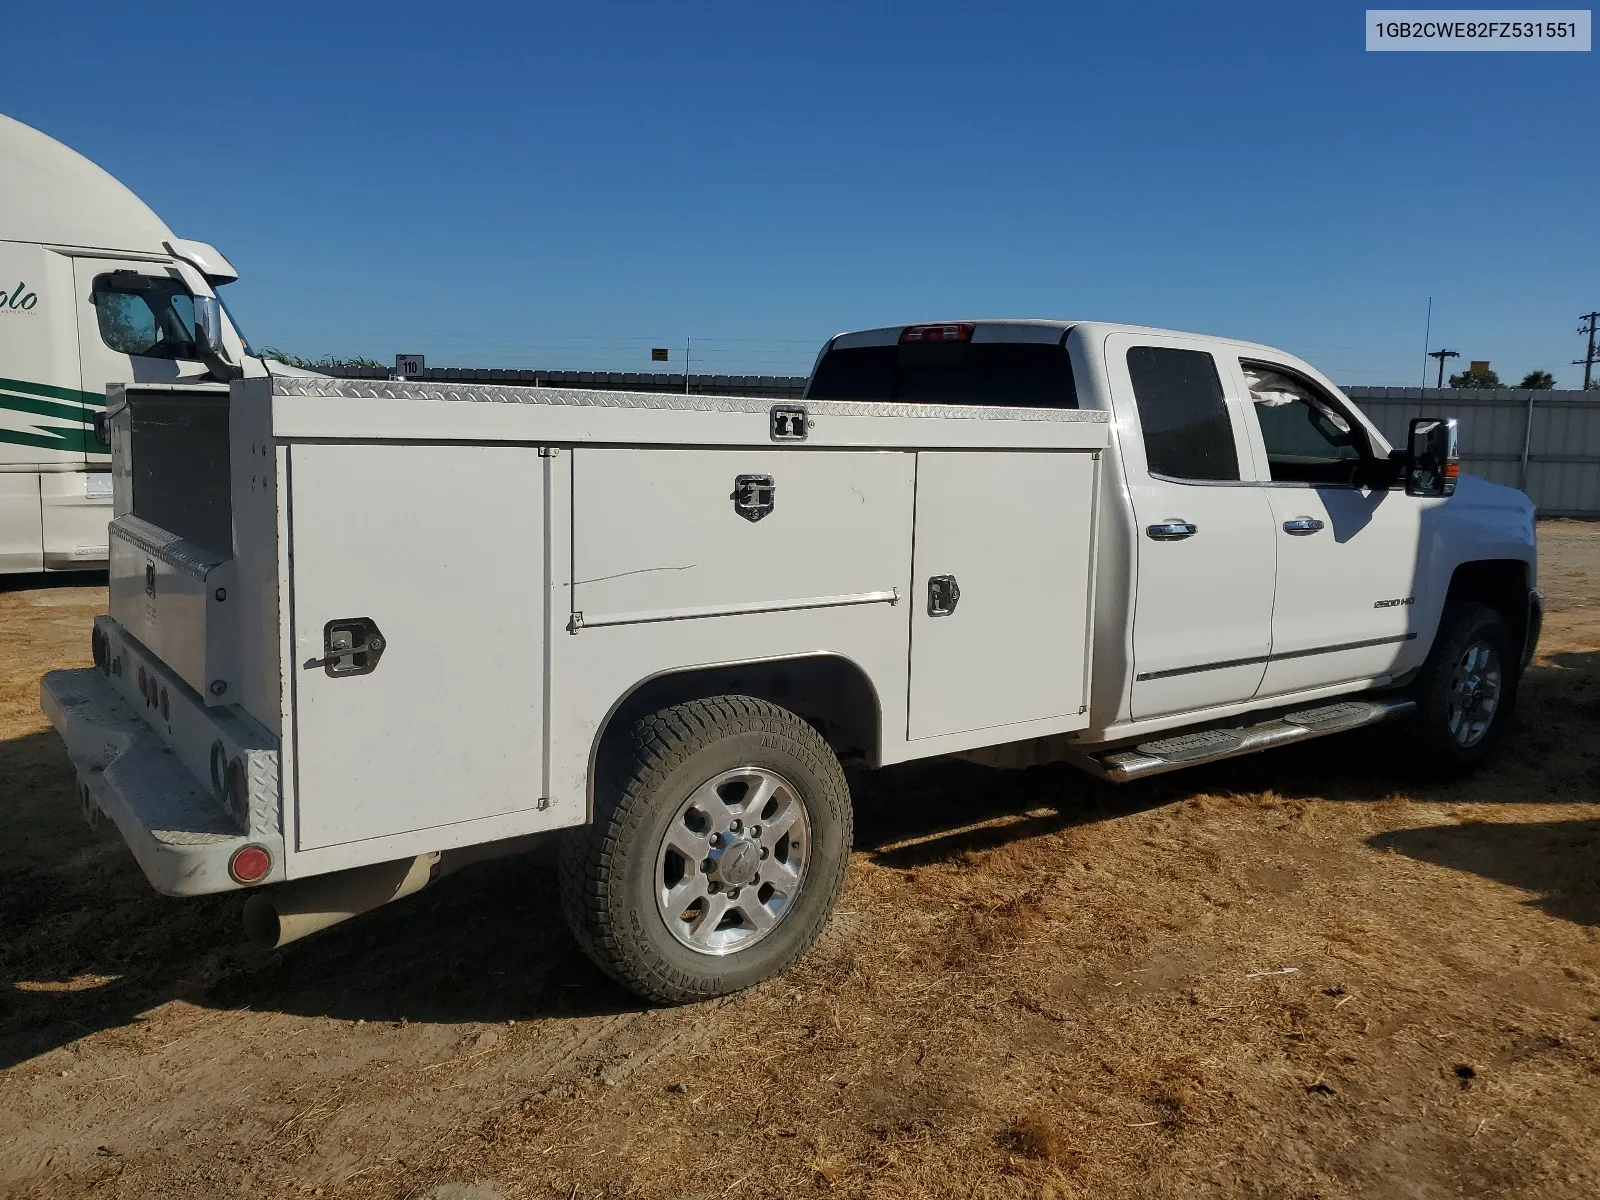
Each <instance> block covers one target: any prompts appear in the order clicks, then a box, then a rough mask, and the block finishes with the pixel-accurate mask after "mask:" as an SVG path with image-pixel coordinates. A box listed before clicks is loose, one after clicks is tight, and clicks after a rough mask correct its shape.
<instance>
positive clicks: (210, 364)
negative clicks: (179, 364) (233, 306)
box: [194, 296, 244, 383]
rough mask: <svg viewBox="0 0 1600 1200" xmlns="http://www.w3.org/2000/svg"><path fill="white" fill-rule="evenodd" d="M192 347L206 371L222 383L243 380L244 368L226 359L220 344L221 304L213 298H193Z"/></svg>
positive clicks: (226, 354) (224, 349)
mask: <svg viewBox="0 0 1600 1200" xmlns="http://www.w3.org/2000/svg"><path fill="white" fill-rule="evenodd" d="M194 346H195V353H196V355H197V356H198V357H199V359H200V361H201V362H203V363H205V364H206V369H207V370H209V371H210V372H211V374H212V375H214V376H216V377H217V378H218V379H220V380H222V381H223V382H224V383H227V382H229V381H231V380H234V379H243V378H244V368H243V367H241V366H239V364H237V363H236V362H234V361H233V360H232V359H230V358H229V357H228V351H227V348H226V347H225V346H224V345H223V344H222V302H221V301H220V300H218V299H217V298H216V297H215V296H196V297H195V298H194Z"/></svg>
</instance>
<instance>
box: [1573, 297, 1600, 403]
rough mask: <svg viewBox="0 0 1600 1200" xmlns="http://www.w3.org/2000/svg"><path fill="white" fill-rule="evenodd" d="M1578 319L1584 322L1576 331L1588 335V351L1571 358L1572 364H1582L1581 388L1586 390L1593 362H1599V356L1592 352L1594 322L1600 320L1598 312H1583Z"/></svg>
mask: <svg viewBox="0 0 1600 1200" xmlns="http://www.w3.org/2000/svg"><path fill="white" fill-rule="evenodd" d="M1578 319H1579V320H1580V321H1583V322H1584V324H1582V325H1579V326H1578V332H1579V333H1587V334H1588V335H1589V353H1587V354H1585V355H1584V356H1583V357H1582V358H1581V359H1579V358H1575V359H1573V360H1572V365H1573V366H1577V365H1578V364H1579V363H1580V362H1581V363H1582V364H1583V390H1584V391H1586V392H1587V391H1588V390H1589V379H1590V377H1591V375H1592V373H1593V371H1594V364H1595V363H1597V362H1600V358H1596V357H1595V353H1594V334H1595V328H1594V323H1595V321H1596V320H1600V312H1592V313H1584V314H1583V316H1581V317H1579V318H1578Z"/></svg>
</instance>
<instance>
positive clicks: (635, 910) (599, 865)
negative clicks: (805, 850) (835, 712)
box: [560, 696, 851, 1004]
mask: <svg viewBox="0 0 1600 1200" xmlns="http://www.w3.org/2000/svg"><path fill="white" fill-rule="evenodd" d="M600 757H601V760H602V761H600V762H599V763H597V764H596V766H597V771H596V778H595V784H594V815H593V820H592V821H590V823H589V824H588V825H585V826H581V827H579V828H576V829H572V830H569V831H568V832H567V834H566V835H565V838H564V840H563V843H562V846H561V854H560V883H561V907H562V911H563V913H564V914H565V916H566V918H567V924H568V925H569V926H570V927H571V929H572V934H573V936H574V937H575V938H576V939H577V941H578V944H579V946H581V947H582V948H583V951H584V953H586V954H587V955H588V956H589V957H590V958H591V959H593V960H594V962H595V963H596V964H597V965H598V966H599V967H600V969H601V970H603V971H605V972H606V974H608V975H610V976H611V977H612V978H613V979H615V980H616V981H617V982H618V983H620V984H622V986H623V987H625V988H627V989H629V990H630V991H632V992H635V993H636V994H638V995H640V996H642V997H644V998H646V999H648V1000H654V1001H659V1002H663V1003H669V1004H677V1003H683V1002H686V1001H691V1000H704V999H708V998H710V997H713V996H721V995H725V994H727V993H729V992H736V991H739V990H741V989H743V988H747V987H750V986H751V985H753V984H756V983H759V982H761V981H762V980H764V979H768V978H771V977H772V976H774V975H777V974H780V973H781V972H783V971H785V970H787V969H788V968H789V967H790V966H792V965H793V964H794V963H795V962H796V961H797V960H798V959H799V958H800V956H801V955H803V954H804V953H805V952H806V951H807V950H809V949H810V948H811V946H812V945H813V944H814V943H815V942H816V940H817V938H818V937H819V936H820V934H821V933H822V928H823V925H824V924H825V923H826V922H827V919H828V914H829V913H830V912H831V911H832V909H833V905H834V902H835V901H836V900H837V899H838V896H839V892H840V890H841V888H842V887H843V885H844V872H845V868H846V866H847V865H848V864H849V858H850V836H851V811H850V791H849V786H848V784H847V783H846V782H845V777H844V771H843V770H842V769H841V768H840V766H839V760H838V758H837V756H836V755H835V754H834V752H833V750H832V749H831V748H830V747H829V746H828V743H827V742H826V741H824V740H823V738H822V736H821V735H820V734H819V733H818V732H817V731H816V730H815V729H814V728H812V727H811V726H810V725H808V724H807V723H806V722H805V721H803V720H801V719H800V718H799V717H797V716H796V715H795V714H794V713H792V712H789V711H788V710H787V709H783V708H779V707H778V706H777V705H775V704H770V703H768V702H767V701H765V700H758V699H755V698H754V697H751V696H716V697H712V698H710V699H706V700H694V701H691V702H689V703H687V704H677V705H674V706H672V707H671V708H664V709H662V710H660V711H659V712H654V713H651V714H650V715H648V716H645V717H642V718H640V719H638V720H636V721H634V722H633V723H632V726H631V728H629V729H628V730H627V731H626V734H625V735H624V736H623V737H620V738H618V739H616V741H615V744H614V745H612V746H611V747H609V748H608V749H607V750H606V751H605V752H603V753H602V754H601V756H600ZM742 766H755V767H764V768H766V769H768V770H771V771H775V772H777V773H778V774H780V775H782V776H783V777H784V778H785V779H786V780H787V781H788V782H789V783H790V784H792V785H793V786H794V788H795V789H796V790H797V791H798V792H799V793H800V796H801V798H802V800H803V801H804V803H805V806H806V811H807V815H808V816H809V819H810V822H811V832H810V843H811V844H810V861H809V864H808V867H807V870H806V875H805V880H804V883H803V884H802V886H801V888H800V893H799V895H798V896H797V897H796V898H795V900H794V901H793V908H792V909H791V911H789V912H788V913H787V914H786V915H785V916H784V918H783V920H782V921H780V922H779V924H778V925H777V927H776V928H774V929H773V930H772V932H771V934H770V935H768V936H766V937H764V938H762V939H761V940H759V941H758V942H756V943H755V944H754V945H752V946H750V947H749V948H747V949H743V950H735V951H733V952H732V953H728V954H724V955H720V956H717V955H710V954H704V953H700V952H697V951H695V950H693V949H690V948H689V947H687V946H685V945H683V944H682V943H681V942H679V941H678V940H677V939H676V938H675V937H674V936H673V935H672V933H671V931H669V930H668V928H667V927H666V924H665V922H664V921H663V920H662V918H661V915H660V913H659V912H658V911H657V905H656V898H655V890H654V889H655V886H656V856H657V855H658V854H659V853H660V845H661V838H662V836H663V834H664V832H665V828H666V825H667V823H668V822H669V821H671V820H672V817H673V814H674V813H675V812H676V811H677V809H678V807H679V805H680V804H682V803H683V801H684V800H685V799H686V798H687V797H688V796H689V794H690V793H691V792H693V791H694V790H695V789H696V788H698V787H699V786H700V785H701V784H703V783H705V782H706V781H707V780H710V779H713V778H715V777H716V776H717V775H718V774H720V773H721V772H723V771H729V770H733V769H735V768H738V767H742Z"/></svg>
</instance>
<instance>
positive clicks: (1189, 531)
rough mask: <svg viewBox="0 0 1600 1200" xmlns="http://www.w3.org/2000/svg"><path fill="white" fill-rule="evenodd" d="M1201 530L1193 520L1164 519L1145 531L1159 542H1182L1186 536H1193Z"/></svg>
mask: <svg viewBox="0 0 1600 1200" xmlns="http://www.w3.org/2000/svg"><path fill="white" fill-rule="evenodd" d="M1199 532H1200V526H1198V525H1196V524H1195V523H1194V522H1193V521H1162V522H1161V523H1160V524H1158V525H1151V526H1150V527H1149V528H1148V529H1146V530H1145V533H1147V534H1149V535H1150V536H1151V537H1153V538H1154V539H1155V540H1156V541H1158V542H1181V541H1183V539H1184V538H1190V537H1193V536H1194V535H1195V534H1197V533H1199Z"/></svg>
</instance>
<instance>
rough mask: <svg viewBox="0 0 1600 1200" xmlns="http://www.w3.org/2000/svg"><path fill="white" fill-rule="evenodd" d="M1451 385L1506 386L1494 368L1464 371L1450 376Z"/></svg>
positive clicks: (1457, 386)
mask: <svg viewBox="0 0 1600 1200" xmlns="http://www.w3.org/2000/svg"><path fill="white" fill-rule="evenodd" d="M1450 386H1451V387H1453V388H1497V387H1505V384H1503V383H1501V382H1500V376H1499V375H1497V374H1496V373H1495V372H1494V371H1493V370H1488V371H1471V370H1468V371H1463V372H1461V374H1459V375H1452V376H1450Z"/></svg>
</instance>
